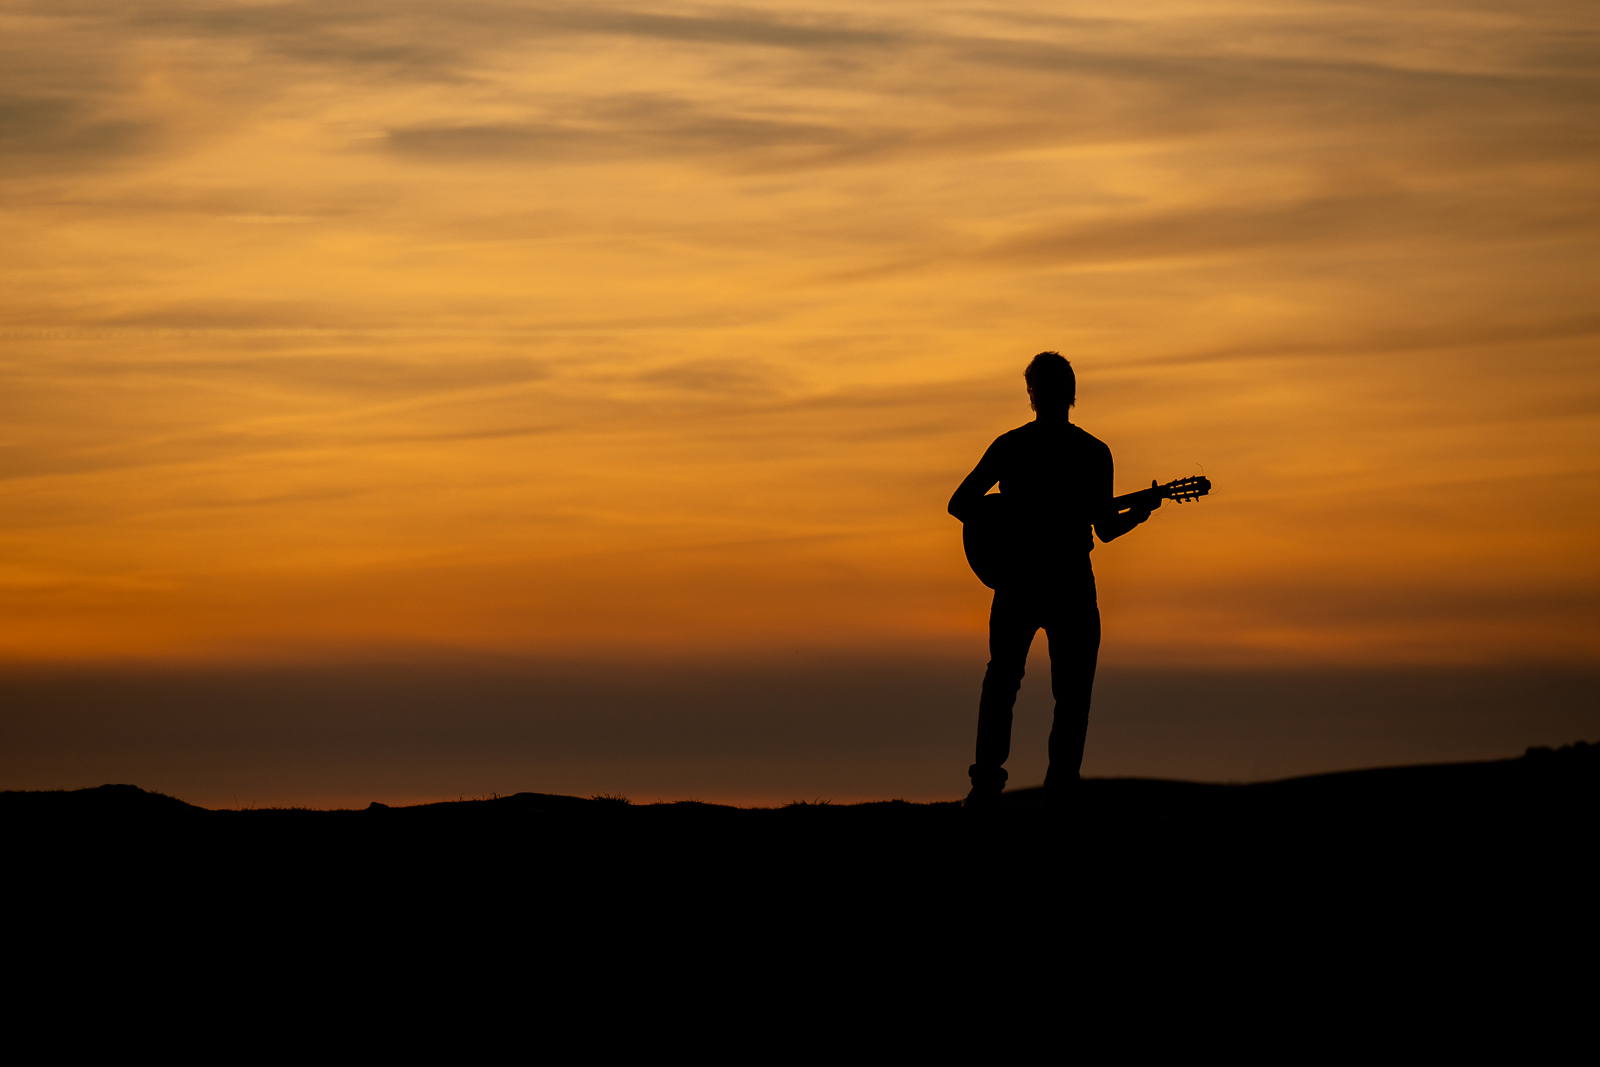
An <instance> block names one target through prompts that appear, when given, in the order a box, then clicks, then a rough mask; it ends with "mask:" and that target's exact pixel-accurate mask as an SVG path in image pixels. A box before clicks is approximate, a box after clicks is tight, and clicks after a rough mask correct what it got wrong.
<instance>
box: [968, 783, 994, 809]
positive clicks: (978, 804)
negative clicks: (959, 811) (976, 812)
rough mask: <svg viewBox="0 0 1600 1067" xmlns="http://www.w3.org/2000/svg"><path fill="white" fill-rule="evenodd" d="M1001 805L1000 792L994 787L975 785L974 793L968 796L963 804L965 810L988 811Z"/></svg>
mask: <svg viewBox="0 0 1600 1067" xmlns="http://www.w3.org/2000/svg"><path fill="white" fill-rule="evenodd" d="M999 804H1000V790H998V789H996V788H994V787H993V786H987V785H975V786H973V787H972V792H970V793H968V794H967V799H966V800H963V801H962V802H961V806H962V807H963V808H968V809H982V810H988V809H990V808H994V807H998V806H999Z"/></svg>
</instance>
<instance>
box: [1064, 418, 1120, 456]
mask: <svg viewBox="0 0 1600 1067" xmlns="http://www.w3.org/2000/svg"><path fill="white" fill-rule="evenodd" d="M1072 428H1073V429H1074V430H1076V431H1078V437H1079V440H1080V442H1081V446H1082V447H1083V448H1084V449H1088V450H1093V451H1095V452H1104V453H1105V454H1106V455H1108V456H1109V455H1111V446H1110V445H1108V444H1106V443H1105V442H1104V441H1102V440H1100V438H1098V437H1096V436H1095V435H1094V434H1092V433H1090V432H1089V431H1088V430H1085V429H1084V428H1083V427H1082V426H1079V425H1078V424H1077V423H1073V424H1072Z"/></svg>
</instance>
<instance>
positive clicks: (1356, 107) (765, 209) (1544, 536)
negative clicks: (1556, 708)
mask: <svg viewBox="0 0 1600 1067" xmlns="http://www.w3.org/2000/svg"><path fill="white" fill-rule="evenodd" d="M3 12H4V14H3V18H0V50H3V61H0V184H3V193H4V197H3V215H0V217H3V226H4V231H3V244H4V247H5V249H6V252H5V255H4V257H3V258H0V271H3V274H0V280H3V284H0V330H3V333H0V383H3V384H0V412H3V420H4V421H3V426H0V479H3V480H0V538H3V540H0V545H3V550H0V660H3V661H4V662H8V663H11V664H56V665H70V664H73V663H91V662H93V663H106V662H123V663H127V662H136V663H137V662H149V663H157V662H159V663H163V664H172V663H185V662H198V663H207V664H214V663H239V662H249V663H257V664H262V663H265V664H271V663H279V662H282V663H305V662H308V661H312V662H332V661H341V660H349V659H360V658H363V657H368V658H370V657H373V656H379V657H381V656H393V655H402V656H424V657H426V656H431V655H435V654H450V655H459V654H492V655H496V656H511V657H556V658H564V659H566V660H574V659H576V660H584V661H596V660H598V661H608V660H616V661H619V662H624V661H626V662H643V661H650V660H660V659H662V658H666V659H670V660H716V659H727V658H729V657H733V658H735V659H738V658H747V659H749V660H751V661H752V662H754V661H766V660H771V659H772V658H774V657H782V656H785V655H790V654H793V653H796V652H803V653H805V654H806V655H812V656H827V655H832V654H835V653H840V652H845V651H847V652H849V653H850V654H851V655H852V656H861V655H866V656H869V657H870V656H871V655H874V654H878V653H882V654H884V655H894V656H908V655H911V656H914V655H928V656H938V655H947V654H960V655H967V654H968V653H972V654H974V655H976V656H977V663H976V665H975V666H974V670H981V649H982V640H983V633H984V625H985V620H986V614H987V606H988V602H987V596H986V590H984V589H983V588H982V587H981V586H980V585H979V584H978V582H977V581H976V579H974V578H973V577H972V575H971V574H970V572H968V570H967V569H966V566H965V563H964V561H963V559H962V556H961V552H960V528H959V524H958V523H956V521H955V520H954V519H952V518H950V517H949V516H948V515H946V514H945V510H944V509H945V503H946V501H947V499H948V497H949V494H950V492H951V491H952V490H953V489H954V487H955V485H956V483H957V482H958V481H959V480H960V479H961V477H962V476H963V475H964V474H965V473H966V472H967V471H968V470H969V469H970V468H971V466H972V464H973V463H974V462H975V461H976V459H977V457H978V456H979V454H980V453H981V452H982V450H983V449H984V447H985V446H987V445H988V443H989V442H990V441H991V440H992V439H993V438H994V437H995V436H996V435H997V434H999V433H1001V432H1003V431H1005V430H1007V429H1010V428H1012V427H1014V426H1017V425H1019V424H1021V423H1022V422H1024V421H1027V420H1028V419H1029V418H1030V417H1031V413H1030V412H1029V410H1028V407H1027V402H1026V397H1025V395H1024V393H1023V390H1022V382H1021V371H1022V368H1023V366H1024V364H1025V363H1026V361H1027V359H1028V358H1029V357H1030V356H1031V355H1032V354H1033V353H1034V352H1037V351H1039V350H1041V349H1057V350H1059V351H1061V352H1062V353H1063V354H1065V355H1066V356H1068V358H1070V359H1071V360H1072V361H1073V363H1074V365H1075V366H1076V368H1077V370H1078V374H1079V381H1080V389H1079V403H1078V407H1077V410H1076V412H1075V415H1074V418H1075V421H1077V422H1078V423H1079V424H1080V425H1082V426H1083V427H1084V428H1086V429H1088V430H1089V431H1090V432H1091V433H1094V434H1095V435H1097V436H1098V437H1100V438H1101V439H1103V440H1104V441H1106V442H1107V443H1108V444H1109V445H1110V446H1111V448H1112V450H1113V453H1114V454H1115V457H1116V462H1117V487H1118V490H1119V491H1123V492H1125V491H1129V490H1132V489H1135V488H1138V487H1139V486H1141V485H1148V484H1149V482H1150V479H1152V478H1159V479H1161V480H1163V481H1165V480H1168V479H1171V478H1174V477H1178V476H1181V475H1186V474H1196V473H1204V474H1206V475H1208V476H1209V477H1210V478H1211V479H1212V480H1213V482H1214V483H1215V486H1216V491H1215V494H1214V495H1213V496H1212V497H1210V498H1209V499H1207V500H1205V501H1202V502H1200V503H1198V504H1196V505H1190V506H1184V507H1182V508H1178V507H1175V506H1173V505H1170V504H1169V505H1168V506H1167V507H1166V508H1163V509H1162V511H1161V512H1160V513H1159V514H1158V515H1157V517H1156V518H1155V519H1154V520H1152V522H1151V523H1150V524H1149V525H1147V526H1145V527H1143V528H1141V529H1139V530H1138V531H1136V532H1135V533H1134V534H1132V535H1130V536H1129V537H1127V538H1126V539H1124V540H1122V541H1118V542H1117V543H1115V544H1113V545H1109V546H1102V547H1100V548H1099V549H1097V550H1096V551H1095V553H1094V561H1095V566H1096V571H1097V574H1098V575H1099V580H1100V590H1101V604H1102V609H1103V611H1104V612H1105V617H1106V644H1105V648H1104V652H1103V659H1102V662H1103V663H1106V664H1108V665H1110V666H1112V667H1118V666H1121V667H1131V666H1135V665H1140V664H1163V665H1190V666H1193V665H1227V666H1229V667H1232V668H1253V667H1260V668H1271V669H1280V668H1289V667H1297V666H1300V667H1305V666H1328V665H1344V666H1352V667H1377V666H1393V665H1413V666H1418V665H1420V666H1427V665H1461V664H1505V663H1530V662H1531V663H1554V664H1562V665H1568V666H1571V665H1580V666H1581V665H1594V664H1595V663H1597V662H1600V551H1597V549H1600V537H1597V530H1600V522H1597V519H1600V502H1597V497H1600V449H1597V447H1596V446H1597V444H1600V359H1597V355H1600V346H1597V338H1600V302H1597V300H1596V278H1597V277H1600V242H1597V237H1600V182H1597V180H1596V178H1597V170H1596V164H1597V162H1600V73H1597V72H1600V8H1596V7H1595V5H1593V4H1587V3H1578V2H1573V3H1538V2H1532V3H1530V2H1519V3H1511V2H1509V0H1502V2H1492V3H1450V4H1439V5H1437V6H1435V5H1429V4H1408V3H1403V2H1400V3H1397V2H1392V0H1385V2H1383V3H1376V2H1374V3H1370V4H1363V3H1292V2H1279V3H1271V4H1265V3H1262V4H1256V3H1215V2H1205V0H1199V2H1194V3H1143V4H1129V3H1116V4H1112V3H1077V4H1063V3H1042V2H1041V3H1029V2H1025V0H1007V2H991V3H976V4H974V3H960V4H950V3H938V2H932V3H930V2H926V0H919V2H917V3H909V2H898V0H896V2H885V3H878V4H873V5H860V4H843V3H839V4H827V3H782V4H779V3H769V4H761V5H743V6H740V5H704V6H702V5H692V4H670V3H647V4H635V3H610V2H586V3H570V4H563V3H537V2H532V3H493V2H473V0H463V2H452V3H442V2H432V3H420V2H406V0H397V2H388V3H377V2H372V3H362V2H349V0H319V2H315V3H312V2H305V3H297V2H289V3H186V2H180V0H165V2H150V3H141V2H127V0H119V2H117V3H109V2H103V0H98V2H73V0H51V2H49V3H43V2H41V3H25V2H22V3H8V4H5V5H4V7H3Z"/></svg>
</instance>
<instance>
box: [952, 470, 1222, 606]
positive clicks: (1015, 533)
mask: <svg viewBox="0 0 1600 1067" xmlns="http://www.w3.org/2000/svg"><path fill="white" fill-rule="evenodd" d="M1210 492H1211V480H1210V479H1209V478H1203V477H1194V478H1179V479H1177V480H1176V481H1171V482H1168V483H1167V484H1166V485H1157V484H1155V483H1154V482H1151V483H1150V488H1149V489H1140V490H1139V491H1138V492H1135V493H1128V494H1127V495H1126V496H1119V497H1115V498H1113V499H1112V501H1111V505H1110V507H1109V508H1108V509H1107V512H1106V516H1105V517H1109V516H1111V515H1115V514H1118V513H1119V512H1123V511H1127V510H1128V509H1129V508H1134V507H1146V508H1154V507H1157V506H1159V505H1160V503H1161V501H1163V500H1176V501H1177V502H1178V503H1180V504H1182V503H1185V502H1186V501H1191V500H1198V499H1199V498H1200V497H1203V496H1206V495H1207V494H1209V493H1210ZM1014 503H1015V502H1014V501H1011V500H1007V499H1006V497H1005V494H1004V493H990V494H988V495H987V496H985V497H984V498H983V503H982V505H981V506H980V507H979V508H978V512H977V514H976V515H974V516H973V517H972V521H970V522H967V523H965V524H963V525H962V527H961V547H962V548H963V549H965V550H966V553H967V566H969V567H971V568H972V573H973V574H976V575H977V576H978V580H979V581H980V582H982V583H983V584H984V585H986V586H988V587H989V588H990V589H998V588H1000V586H1002V585H1006V584H1009V583H1010V582H1011V581H1012V580H1013V579H1014V578H1016V577H1017V576H1018V572H1019V571H1020V570H1021V569H1022V568H1024V567H1026V566H1027V564H1028V553H1029V547H1028V545H1027V543H1026V538H1025V537H1024V531H1023V530H1022V524H1021V522H1020V521H1019V517H1018V515H1017V514H1016V509H1015V508H1014V507H1013V506H1012V505H1013V504H1014ZM1097 521H1099V520H1097Z"/></svg>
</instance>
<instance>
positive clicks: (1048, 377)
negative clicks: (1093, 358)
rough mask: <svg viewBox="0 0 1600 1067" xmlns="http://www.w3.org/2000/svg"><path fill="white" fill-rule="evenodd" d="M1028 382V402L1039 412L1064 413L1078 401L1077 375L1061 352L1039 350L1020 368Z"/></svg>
mask: <svg viewBox="0 0 1600 1067" xmlns="http://www.w3.org/2000/svg"><path fill="white" fill-rule="evenodd" d="M1022 377H1023V378H1024V379H1026V381H1027V383H1028V403H1029V404H1031V405H1032V406H1033V410H1035V411H1037V412H1040V413H1042V414H1052V415H1055V414H1061V415H1064V414H1066V411H1067V409H1068V408H1070V407H1071V406H1072V405H1074V404H1076V403H1077V402H1078V377H1077V375H1075V374H1073V373H1072V364H1070V363H1068V362H1067V361H1066V360H1065V359H1063V358H1062V357H1061V353H1060V352H1040V353H1039V354H1038V355H1037V356H1034V357H1033V362H1031V363H1029V364H1028V369H1027V370H1025V371H1023V372H1022Z"/></svg>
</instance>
